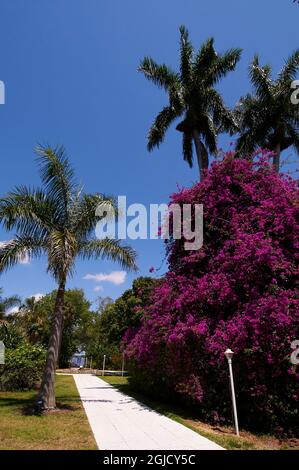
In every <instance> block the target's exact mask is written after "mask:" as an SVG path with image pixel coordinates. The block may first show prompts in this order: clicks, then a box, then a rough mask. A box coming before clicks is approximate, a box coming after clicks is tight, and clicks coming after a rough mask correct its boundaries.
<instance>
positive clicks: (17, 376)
mask: <svg viewBox="0 0 299 470" xmlns="http://www.w3.org/2000/svg"><path fill="white" fill-rule="evenodd" d="M45 358H46V350H45V349H44V348H43V347H41V346H31V345H28V344H25V343H23V344H21V345H19V346H18V347H17V348H16V349H6V351H5V364H4V366H0V390H2V391H10V390H28V389H32V388H33V387H34V385H35V384H36V383H37V382H38V381H39V380H40V379H41V376H42V371H43V367H44V364H45ZM1 368H2V370H1Z"/></svg>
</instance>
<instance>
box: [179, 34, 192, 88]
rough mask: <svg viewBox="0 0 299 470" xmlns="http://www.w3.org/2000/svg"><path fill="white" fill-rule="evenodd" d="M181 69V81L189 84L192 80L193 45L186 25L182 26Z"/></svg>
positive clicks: (186, 84)
mask: <svg viewBox="0 0 299 470" xmlns="http://www.w3.org/2000/svg"><path fill="white" fill-rule="evenodd" d="M180 35H181V37H180V69H181V82H182V83H183V84H184V85H185V86H188V85H189V83H190V81H191V80H192V67H193V47H192V44H191V42H190V41H189V33H188V30H187V29H186V28H185V26H183V25H182V26H181V27H180Z"/></svg>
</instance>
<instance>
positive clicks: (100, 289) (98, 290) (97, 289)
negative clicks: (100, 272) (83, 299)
mask: <svg viewBox="0 0 299 470" xmlns="http://www.w3.org/2000/svg"><path fill="white" fill-rule="evenodd" d="M93 290H94V291H95V292H102V291H103V290H104V288H103V286H95V288H94V289H93Z"/></svg>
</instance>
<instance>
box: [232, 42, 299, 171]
mask: <svg viewBox="0 0 299 470" xmlns="http://www.w3.org/2000/svg"><path fill="white" fill-rule="evenodd" d="M298 70H299V49H297V50H296V51H295V52H294V53H293V54H292V55H291V56H290V57H289V58H288V59H287V60H286V62H285V65H284V67H283V68H282V70H281V72H280V73H279V75H278V77H277V79H276V80H273V78H272V77H271V72H272V69H271V67H270V65H265V66H263V67H262V66H261V65H260V64H259V59H258V56H255V57H254V59H253V62H252V64H251V65H250V68H249V73H250V79H251V83H252V86H253V89H254V93H253V94H248V95H246V96H245V97H242V98H241V99H240V102H239V104H238V106H237V108H236V112H235V115H236V119H237V122H238V125H239V130H240V137H239V139H238V141H237V151H238V152H240V153H241V154H247V155H250V154H251V153H252V152H253V151H254V150H255V149H257V148H258V147H262V148H267V149H270V150H272V151H273V152H274V156H273V164H274V166H275V169H276V171H279V167H280V155H281V152H283V151H284V150H286V149H287V148H289V147H293V148H294V149H295V151H296V152H297V153H299V106H295V105H294V104H293V103H292V102H291V91H292V89H291V83H292V82H293V80H294V79H295V78H296V74H297V73H298Z"/></svg>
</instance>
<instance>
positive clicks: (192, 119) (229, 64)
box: [138, 26, 241, 172]
mask: <svg viewBox="0 0 299 470" xmlns="http://www.w3.org/2000/svg"><path fill="white" fill-rule="evenodd" d="M240 55H241V50H240V49H231V50H228V51H227V52H225V53H224V54H223V55H220V54H217V52H216V50H215V48H214V40H213V39H212V38H211V39H209V40H208V41H206V42H205V43H204V44H203V45H202V47H201V48H200V50H199V52H198V53H197V54H195V53H194V49H193V46H192V44H191V42H190V41H189V35H188V31H187V29H186V28H185V27H184V26H181V28H180V71H179V72H178V73H177V72H174V71H173V70H172V69H171V68H170V67H168V66H167V65H165V64H163V65H158V64H157V63H156V62H155V61H154V60H153V59H151V58H150V57H145V58H144V59H143V61H142V62H141V64H140V66H139V69H138V70H139V71H141V72H143V74H144V75H145V77H146V78H147V79H149V80H150V81H152V82H153V83H155V84H156V85H158V86H159V87H161V88H163V89H164V90H165V91H166V92H167V93H168V99H169V104H168V105H167V106H165V107H164V108H163V109H162V111H161V112H160V113H159V114H158V115H157V117H156V119H155V120H154V122H153V124H152V126H151V128H150V131H149V134H148V145H147V147H148V150H149V151H151V150H152V149H153V148H154V147H159V145H160V144H161V142H163V140H164V137H165V134H166V131H167V130H168V128H169V127H170V125H171V124H172V122H173V121H174V120H176V119H177V118H181V119H182V120H181V122H180V123H179V124H178V126H177V130H178V131H180V132H182V133H183V156H184V160H185V161H187V162H188V164H189V165H190V167H192V166H193V143H194V144H195V149H196V154H197V160H198V165H199V170H200V172H202V170H204V169H206V168H208V164H209V158H208V152H210V153H212V154H215V153H216V152H217V135H218V133H219V132H222V131H232V130H234V129H235V123H234V120H233V116H232V113H231V112H230V111H229V110H228V109H227V108H226V106H225V104H224V102H223V100H222V97H221V95H220V93H219V92H217V91H216V89H215V88H214V87H215V85H216V84H217V83H218V82H219V81H220V79H221V78H223V77H224V76H225V75H226V74H227V73H228V72H229V71H231V70H234V69H235V67H236V64H237V62H238V60H239V59H240Z"/></svg>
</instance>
